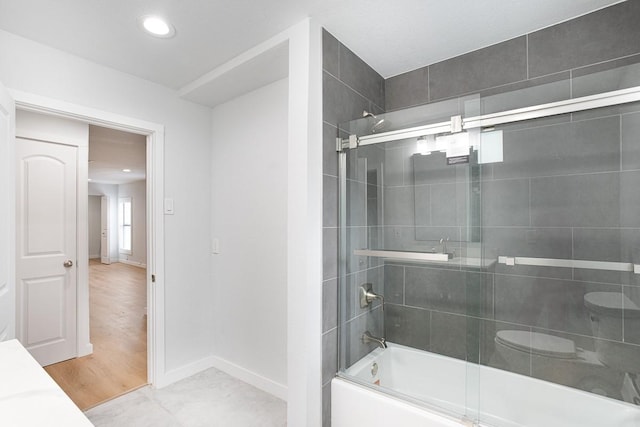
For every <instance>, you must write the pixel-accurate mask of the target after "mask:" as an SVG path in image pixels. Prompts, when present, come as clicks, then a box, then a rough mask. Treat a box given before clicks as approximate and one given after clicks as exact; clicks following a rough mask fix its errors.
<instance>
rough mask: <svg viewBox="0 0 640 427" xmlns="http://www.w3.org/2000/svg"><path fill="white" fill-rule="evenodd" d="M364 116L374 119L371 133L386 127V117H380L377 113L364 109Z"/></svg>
mask: <svg viewBox="0 0 640 427" xmlns="http://www.w3.org/2000/svg"><path fill="white" fill-rule="evenodd" d="M362 117H368V118H372V119H373V120H374V123H373V126H371V133H375V131H377V130H380V129H382V128H383V127H384V119H378V117H377V116H376V115H375V114H373V113H370V112H368V111H367V110H364V111H363V112H362Z"/></svg>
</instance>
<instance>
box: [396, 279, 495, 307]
mask: <svg viewBox="0 0 640 427" xmlns="http://www.w3.org/2000/svg"><path fill="white" fill-rule="evenodd" d="M405 304H406V305H409V306H413V307H421V308H427V309H430V310H436V311H441V312H446V313H456V314H464V315H468V316H476V317H485V318H492V317H493V277H492V275H491V274H483V273H478V272H471V271H458V270H444V269H437V268H423V267H407V268H406V270H405Z"/></svg>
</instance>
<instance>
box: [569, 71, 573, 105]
mask: <svg viewBox="0 0 640 427" xmlns="http://www.w3.org/2000/svg"><path fill="white" fill-rule="evenodd" d="M569 98H570V99H573V70H569ZM571 115H573V113H571Z"/></svg>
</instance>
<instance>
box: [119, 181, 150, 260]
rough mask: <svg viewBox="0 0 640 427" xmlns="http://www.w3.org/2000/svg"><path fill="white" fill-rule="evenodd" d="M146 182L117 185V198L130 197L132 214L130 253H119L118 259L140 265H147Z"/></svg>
mask: <svg viewBox="0 0 640 427" xmlns="http://www.w3.org/2000/svg"><path fill="white" fill-rule="evenodd" d="M146 184H147V182H146V181H144V180H143V181H135V182H131V183H129V184H120V185H118V198H120V197H131V210H132V214H133V218H132V223H131V230H132V232H133V236H132V238H131V254H129V255H127V254H120V260H124V261H128V262H130V263H133V264H137V265H140V266H143V267H144V266H146V265H147V229H146V227H147V221H146V215H147V207H146V204H147V187H146Z"/></svg>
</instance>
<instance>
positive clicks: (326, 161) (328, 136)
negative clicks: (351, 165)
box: [322, 123, 338, 176]
mask: <svg viewBox="0 0 640 427" xmlns="http://www.w3.org/2000/svg"><path fill="white" fill-rule="evenodd" d="M337 137H338V128H336V127H334V126H332V125H330V124H328V123H323V124H322V173H323V174H325V175H331V176H338V152H337V151H336V138H337Z"/></svg>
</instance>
